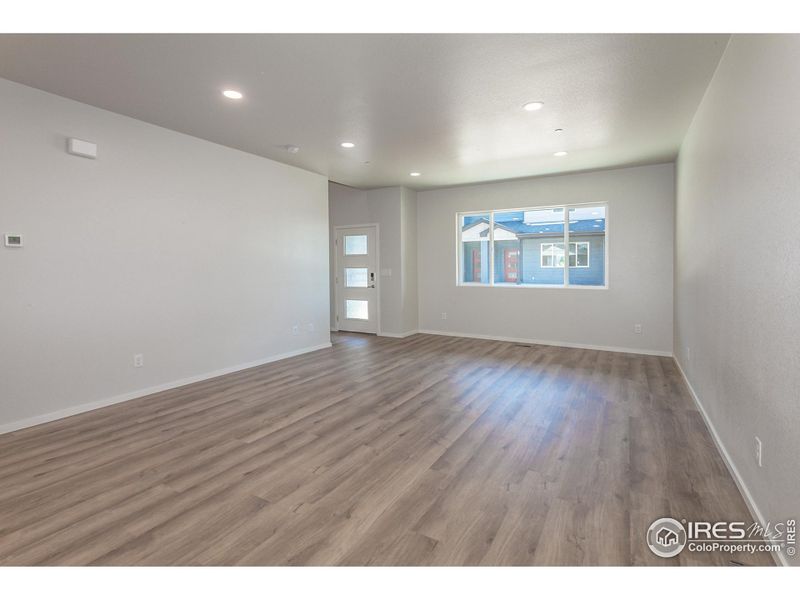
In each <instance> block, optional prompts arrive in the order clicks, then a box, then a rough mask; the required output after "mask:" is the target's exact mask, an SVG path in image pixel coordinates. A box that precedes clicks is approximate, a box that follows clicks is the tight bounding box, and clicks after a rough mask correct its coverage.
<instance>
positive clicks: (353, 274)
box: [344, 267, 368, 288]
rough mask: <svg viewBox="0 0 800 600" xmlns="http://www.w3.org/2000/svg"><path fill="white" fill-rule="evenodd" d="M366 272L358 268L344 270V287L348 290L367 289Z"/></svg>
mask: <svg viewBox="0 0 800 600" xmlns="http://www.w3.org/2000/svg"><path fill="white" fill-rule="evenodd" d="M367 271H368V269H362V268H360V267H357V268H351V267H347V268H345V270H344V286H345V287H349V288H357V287H360V288H365V287H367Z"/></svg>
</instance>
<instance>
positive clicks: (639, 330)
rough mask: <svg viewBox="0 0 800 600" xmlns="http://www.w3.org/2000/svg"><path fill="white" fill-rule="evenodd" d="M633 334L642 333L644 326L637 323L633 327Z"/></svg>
mask: <svg viewBox="0 0 800 600" xmlns="http://www.w3.org/2000/svg"><path fill="white" fill-rule="evenodd" d="M633 333H642V324H641V323H637V324H636V325H634V326H633Z"/></svg>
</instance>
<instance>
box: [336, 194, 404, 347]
mask: <svg viewBox="0 0 800 600" xmlns="http://www.w3.org/2000/svg"><path fill="white" fill-rule="evenodd" d="M329 198H330V216H329V218H330V225H331V244H332V243H333V228H334V227H339V226H350V225H363V224H365V223H377V224H378V226H379V231H380V234H379V237H380V240H379V241H380V268H379V270H378V286H379V288H380V303H381V307H380V308H381V311H380V313H381V318H380V320H381V323H380V333H382V334H384V335H403V334H405V333H408V332H409V331H413V330H416V329H417V327H416V321H417V318H416V304H417V301H416V259H415V258H413V257H414V256H415V252H416V231H415V212H414V211H415V209H416V206H415V205H416V199H415V196H414V192H411V191H410V190H406V189H405V188H402V187H388V188H376V189H372V190H359V189H355V188H351V187H347V186H344V185H340V184H337V183H333V182H331V183H330V191H329ZM412 221H413V222H412ZM331 252H333V246H331ZM332 256H333V254H331V257H332ZM331 281H333V260H331ZM333 298H334V294H333V287H331V323H335V306H334V304H335V303H334V301H333Z"/></svg>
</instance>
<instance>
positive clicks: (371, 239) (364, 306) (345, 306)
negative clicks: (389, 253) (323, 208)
mask: <svg viewBox="0 0 800 600" xmlns="http://www.w3.org/2000/svg"><path fill="white" fill-rule="evenodd" d="M377 237H378V236H377V230H376V227H375V226H374V225H370V226H365V227H348V228H338V229H336V242H335V245H336V321H337V322H336V326H337V327H336V328H337V329H339V330H341V331H360V332H362V333H377V332H378V289H377V286H378V272H377V267H378V261H377V246H376V244H377Z"/></svg>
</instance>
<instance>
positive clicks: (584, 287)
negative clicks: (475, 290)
mask: <svg viewBox="0 0 800 600" xmlns="http://www.w3.org/2000/svg"><path fill="white" fill-rule="evenodd" d="M456 287H480V288H499V289H519V290H540V289H545V290H607V289H609V288H608V285H561V284H547V283H542V284H535V283H525V284H518V283H457V284H456Z"/></svg>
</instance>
